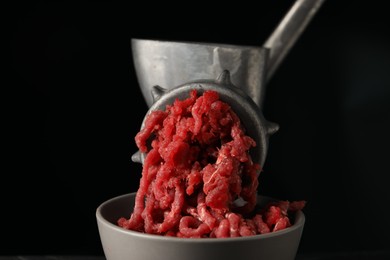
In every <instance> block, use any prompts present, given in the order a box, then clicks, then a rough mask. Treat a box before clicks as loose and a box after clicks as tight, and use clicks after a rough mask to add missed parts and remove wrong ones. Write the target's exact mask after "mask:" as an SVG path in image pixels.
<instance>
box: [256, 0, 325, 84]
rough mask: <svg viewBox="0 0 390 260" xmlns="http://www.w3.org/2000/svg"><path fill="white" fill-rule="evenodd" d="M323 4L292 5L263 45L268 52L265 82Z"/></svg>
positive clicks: (311, 0) (305, 0) (312, 0)
mask: <svg viewBox="0 0 390 260" xmlns="http://www.w3.org/2000/svg"><path fill="white" fill-rule="evenodd" d="M324 2H325V0H297V1H295V3H294V5H293V6H292V7H291V8H290V10H289V11H288V12H287V14H286V15H285V16H284V18H283V19H282V21H281V22H280V23H279V25H278V26H277V27H276V29H275V30H274V32H273V33H272V34H271V36H270V37H269V38H268V39H267V41H266V42H265V43H264V45H263V47H264V48H268V49H269V50H270V55H269V59H268V65H267V76H266V81H267V82H268V81H269V80H270V79H271V78H272V76H273V75H274V73H275V71H276V69H277V68H278V67H279V65H280V64H281V63H282V61H283V59H284V58H285V56H286V55H287V53H288V52H289V51H290V49H291V48H292V46H293V45H294V44H295V42H296V41H297V40H298V38H299V36H300V35H301V34H302V32H303V31H304V30H305V28H306V27H307V25H308V24H309V22H310V21H311V20H312V19H313V17H314V16H315V14H316V13H317V11H318V10H319V9H320V7H321V6H322V4H323V3H324Z"/></svg>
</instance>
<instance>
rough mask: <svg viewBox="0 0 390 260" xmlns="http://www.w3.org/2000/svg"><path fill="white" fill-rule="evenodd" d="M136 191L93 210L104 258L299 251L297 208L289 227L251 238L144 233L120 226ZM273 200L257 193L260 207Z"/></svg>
mask: <svg viewBox="0 0 390 260" xmlns="http://www.w3.org/2000/svg"><path fill="white" fill-rule="evenodd" d="M134 199H135V193H129V194H125V195H122V196H118V197H115V198H112V199H110V200H107V201H105V202H103V203H102V204H101V205H100V206H99V207H98V208H97V210H96V219H97V224H98V230H99V235H100V240H101V243H102V247H103V250H104V254H105V257H106V259H107V260H127V259H133V260H156V259H158V260H184V259H185V260H195V259H197V260H198V259H202V260H215V259H223V260H233V259H234V260H249V259H250V260H269V259H277V260H293V259H295V256H296V253H297V251H298V247H299V243H300V240H301V235H302V232H303V227H304V223H305V215H304V213H303V212H302V211H297V212H296V213H295V216H294V220H293V223H292V226H291V227H288V228H286V229H283V230H280V231H277V232H273V233H268V234H261V235H256V236H250V237H239V238H177V237H164V236H158V235H150V234H144V233H140V232H135V231H130V230H126V229H123V228H121V227H119V226H118V225H117V224H116V222H117V220H118V219H119V218H120V217H126V218H127V217H129V216H130V214H131V211H132V209H133V207H134ZM270 200H272V199H271V198H269V197H264V196H259V198H258V201H259V205H260V206H262V205H264V204H266V203H267V202H269V201H270Z"/></svg>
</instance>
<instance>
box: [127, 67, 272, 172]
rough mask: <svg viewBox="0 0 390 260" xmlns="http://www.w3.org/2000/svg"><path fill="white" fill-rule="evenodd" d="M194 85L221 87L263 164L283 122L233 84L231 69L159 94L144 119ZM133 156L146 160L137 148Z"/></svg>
mask: <svg viewBox="0 0 390 260" xmlns="http://www.w3.org/2000/svg"><path fill="white" fill-rule="evenodd" d="M194 89H196V90H197V91H198V93H203V92H204V91H206V90H214V91H217V92H218V93H219V97H220V99H221V100H222V101H224V102H226V103H228V104H229V105H230V106H231V108H232V109H233V111H235V112H236V113H237V115H238V117H239V118H240V119H241V122H242V123H243V125H244V127H245V129H246V130H247V134H248V135H249V136H251V137H252V138H253V139H254V140H255V142H256V144H257V146H256V149H252V151H251V157H252V160H253V161H254V162H256V163H259V164H260V165H263V164H264V161H265V158H266V154H267V149H268V140H269V137H270V136H271V135H272V134H273V133H275V132H276V131H277V130H278V129H279V126H278V125H277V124H275V123H271V122H269V121H267V120H266V119H265V118H264V116H263V114H262V112H261V110H260V109H259V107H258V106H257V104H256V103H255V102H254V101H253V100H252V99H251V98H250V97H249V96H248V95H247V94H246V93H245V92H244V91H243V90H242V89H240V88H238V87H236V86H234V85H233V84H232V82H231V79H230V73H229V72H228V71H227V70H225V71H223V72H222V73H221V75H219V77H218V78H217V79H216V80H199V81H196V82H193V83H185V84H183V85H179V86H177V87H175V88H173V89H170V90H168V91H166V92H165V93H164V95H161V96H159V98H158V99H157V100H155V101H154V103H153V105H152V106H151V107H150V109H149V111H148V112H147V114H146V116H145V119H144V122H145V120H146V118H147V115H148V114H150V113H152V112H153V111H154V110H165V106H166V105H167V104H172V103H173V102H174V101H175V99H177V98H178V99H185V98H188V97H189V93H190V91H191V90H194ZM144 122H142V126H141V128H142V127H143V126H144ZM131 159H132V160H133V161H134V162H140V163H142V162H143V161H144V159H145V155H144V154H143V153H140V152H137V153H135V154H134V155H133V156H132V157H131Z"/></svg>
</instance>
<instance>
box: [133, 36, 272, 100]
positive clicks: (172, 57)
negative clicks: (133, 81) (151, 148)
mask: <svg viewBox="0 0 390 260" xmlns="http://www.w3.org/2000/svg"><path fill="white" fill-rule="evenodd" d="M131 45H132V51H133V61H134V64H135V69H136V73H137V78H138V82H139V84H140V87H141V90H142V94H143V96H144V98H145V100H146V103H147V105H148V106H149V107H150V106H151V105H152V104H153V98H152V95H151V92H152V90H153V87H154V86H155V85H159V86H161V87H163V88H165V89H172V88H174V87H176V86H178V85H182V84H183V83H186V82H190V81H196V80H203V79H215V78H217V77H218V75H219V74H221V72H222V71H223V70H229V72H230V75H231V79H232V82H233V84H235V85H236V86H240V87H241V88H242V89H243V90H244V91H245V92H246V93H247V94H248V96H250V97H251V98H252V99H253V101H255V103H256V104H257V105H258V106H260V105H261V102H262V97H263V95H262V94H263V93H262V91H263V90H264V87H263V83H264V78H263V76H264V73H263V72H264V70H265V65H266V64H265V63H266V61H267V54H268V50H267V49H264V48H260V47H251V46H233V45H216V44H211V43H185V42H170V41H156V40H143V39H132V41H131Z"/></svg>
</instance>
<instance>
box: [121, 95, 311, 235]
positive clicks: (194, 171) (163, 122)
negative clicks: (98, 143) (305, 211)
mask: <svg viewBox="0 0 390 260" xmlns="http://www.w3.org/2000/svg"><path fill="white" fill-rule="evenodd" d="M135 140H136V144H137V146H138V148H139V149H140V151H141V152H143V153H145V154H146V157H145V160H144V164H143V171H142V178H141V180H140V185H139V188H138V191H137V194H136V199H135V206H134V209H133V213H132V214H131V216H130V218H129V219H126V218H124V217H122V218H120V219H119V220H118V225H119V226H121V227H123V228H125V229H129V230H135V231H139V232H144V233H148V234H159V235H164V236H175V237H186V238H203V237H215V238H219V237H240V236H252V235H256V234H264V233H268V232H273V231H277V230H281V229H284V228H286V227H289V226H290V225H291V223H290V220H289V217H288V213H289V211H291V210H293V211H296V210H299V209H302V208H303V207H304V204H305V203H304V201H302V202H292V203H289V202H288V201H283V202H278V203H273V204H269V205H268V206H267V207H265V208H264V209H261V210H260V211H255V206H256V202H257V201H256V199H257V187H258V173H259V172H260V171H261V167H260V165H258V164H255V163H253V162H252V159H251V157H250V154H249V150H250V149H251V148H253V147H255V146H256V143H255V141H254V140H253V139H252V138H251V137H249V136H247V135H246V134H245V129H244V127H243V125H242V124H241V122H240V120H239V118H238V116H237V115H236V114H235V113H234V111H232V109H231V108H230V106H229V105H228V104H227V103H225V102H222V101H221V100H220V99H219V95H218V93H217V92H215V91H205V92H204V93H203V94H202V95H199V96H198V93H197V91H196V90H192V91H191V92H190V95H189V97H188V98H187V99H185V100H178V99H177V100H175V102H174V103H173V104H172V105H168V106H167V107H166V110H165V111H153V112H152V113H150V114H149V115H148V116H147V118H146V120H145V123H144V127H143V128H142V130H141V131H140V132H139V133H138V134H137V135H136V137H135ZM236 200H239V201H241V203H235V201H236Z"/></svg>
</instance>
